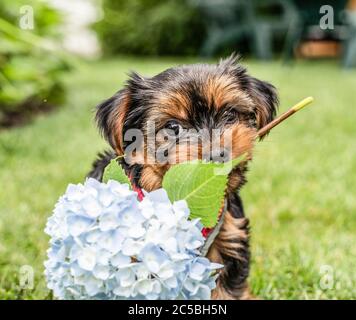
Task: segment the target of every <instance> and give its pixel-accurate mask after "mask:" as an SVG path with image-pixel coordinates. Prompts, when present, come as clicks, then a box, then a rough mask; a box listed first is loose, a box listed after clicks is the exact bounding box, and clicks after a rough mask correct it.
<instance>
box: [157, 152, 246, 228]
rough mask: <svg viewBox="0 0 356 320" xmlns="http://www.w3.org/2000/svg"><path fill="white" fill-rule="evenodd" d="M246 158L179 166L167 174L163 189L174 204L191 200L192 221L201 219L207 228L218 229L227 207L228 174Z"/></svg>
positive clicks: (189, 203) (187, 163) (197, 162)
mask: <svg viewBox="0 0 356 320" xmlns="http://www.w3.org/2000/svg"><path fill="white" fill-rule="evenodd" d="M242 158H243V157H239V158H236V159H233V160H231V161H229V162H227V163H224V164H221V163H206V162H202V161H194V162H186V163H182V164H177V165H175V166H173V167H171V168H170V169H169V170H168V172H167V173H166V174H165V176H164V178H163V183H162V186H163V188H164V189H165V190H166V191H167V193H168V196H169V199H170V200H171V201H177V200H186V201H187V203H188V206H189V209H190V212H191V214H190V217H191V218H192V219H194V218H200V219H201V223H202V224H203V225H204V226H205V227H209V228H210V227H214V226H215V225H216V224H217V222H218V214H219V209H220V208H221V206H222V204H223V199H224V193H225V189H226V184H227V179H228V174H229V173H230V171H231V170H232V168H234V167H235V166H236V165H237V164H238V163H239V162H241V160H242Z"/></svg>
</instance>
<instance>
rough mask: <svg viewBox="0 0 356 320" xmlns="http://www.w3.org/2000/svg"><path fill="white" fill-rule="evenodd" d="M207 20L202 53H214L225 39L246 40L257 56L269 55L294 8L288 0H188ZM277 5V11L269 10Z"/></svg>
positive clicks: (225, 42)
mask: <svg viewBox="0 0 356 320" xmlns="http://www.w3.org/2000/svg"><path fill="white" fill-rule="evenodd" d="M190 2H191V4H192V5H194V6H195V7H197V8H198V9H199V11H200V12H201V14H202V15H203V17H204V21H206V29H207V39H206V40H205V42H204V44H203V46H202V49H201V54H202V55H204V56H211V55H213V54H214V53H215V52H216V51H217V50H218V49H219V48H221V47H223V46H224V45H226V44H227V43H229V44H231V43H235V44H237V43H241V41H242V40H244V39H246V40H247V41H248V44H249V47H250V49H251V51H252V52H253V53H254V55H255V56H256V57H257V58H259V59H270V58H271V57H272V42H273V38H274V36H275V35H276V34H285V33H287V32H288V29H289V28H290V26H291V25H292V23H293V19H294V17H295V16H296V12H295V9H294V6H293V4H292V3H291V2H290V1H287V0H259V1H257V0H254V1H252V0H190ZM276 7H278V8H279V10H278V12H277V14H275V13H274V12H273V10H270V9H271V8H272V9H273V8H276Z"/></svg>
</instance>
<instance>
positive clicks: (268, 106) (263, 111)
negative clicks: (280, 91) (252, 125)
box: [249, 77, 279, 129]
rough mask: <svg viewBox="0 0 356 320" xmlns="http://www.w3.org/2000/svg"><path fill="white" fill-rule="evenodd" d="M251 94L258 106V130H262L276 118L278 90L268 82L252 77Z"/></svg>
mask: <svg viewBox="0 0 356 320" xmlns="http://www.w3.org/2000/svg"><path fill="white" fill-rule="evenodd" d="M249 93H250V96H251V98H252V99H253V101H254V102H255V105H256V120H257V128H258V129H261V128H262V127H264V126H265V125H266V124H268V123H269V122H271V121H272V120H273V119H274V117H275V116H276V112H277V108H278V103H279V101H278V95H277V92H276V88H275V87H274V86H273V85H271V84H270V83H268V82H265V81H262V80H258V79H256V78H253V77H251V78H250V79H249Z"/></svg>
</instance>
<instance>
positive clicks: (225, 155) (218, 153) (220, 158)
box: [209, 149, 229, 162]
mask: <svg viewBox="0 0 356 320" xmlns="http://www.w3.org/2000/svg"><path fill="white" fill-rule="evenodd" d="M209 160H210V161H212V162H225V161H228V160H229V152H228V150H225V149H218V150H212V152H211V154H210V157H209Z"/></svg>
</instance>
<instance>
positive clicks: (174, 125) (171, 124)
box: [164, 120, 183, 136]
mask: <svg viewBox="0 0 356 320" xmlns="http://www.w3.org/2000/svg"><path fill="white" fill-rule="evenodd" d="M164 127H165V129H168V130H171V131H172V132H173V133H174V135H176V136H179V134H180V133H181V131H182V129H183V128H182V126H181V125H180V124H179V123H178V122H177V121H174V120H171V121H168V122H167V123H166V125H165V126H164Z"/></svg>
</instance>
